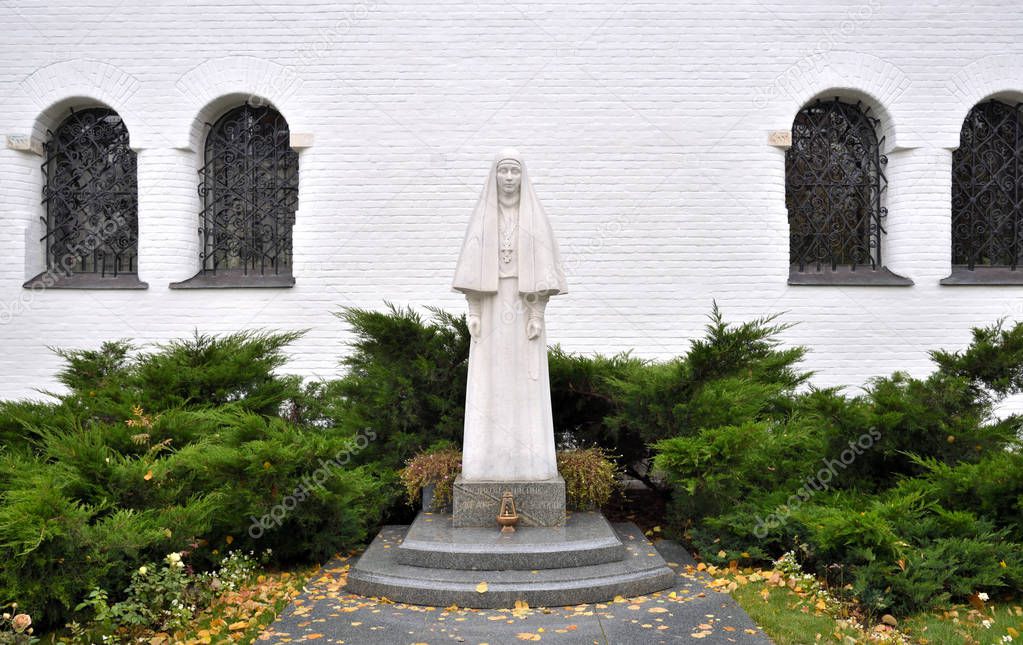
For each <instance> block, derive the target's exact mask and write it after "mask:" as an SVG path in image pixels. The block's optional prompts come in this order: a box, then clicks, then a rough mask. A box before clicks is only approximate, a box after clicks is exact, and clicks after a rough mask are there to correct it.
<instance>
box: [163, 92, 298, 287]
mask: <svg viewBox="0 0 1023 645" xmlns="http://www.w3.org/2000/svg"><path fill="white" fill-rule="evenodd" d="M207 125H208V127H209V132H208V134H207V136H206V144H205V149H204V153H205V157H204V165H203V167H202V168H201V169H200V170H199V176H200V181H199V196H200V197H201V199H202V211H201V213H200V226H199V237H200V245H201V247H200V251H199V256H200V259H201V261H202V268H201V270H200V271H199V273H198V274H197V275H196V276H195V277H194V278H192V279H191V280H186V281H185V282H181V283H176V284H173V285H171V286H172V287H176V288H185V287H190V286H192V287H236V286H291V285H292V284H294V279H293V278H292V277H291V276H292V274H291V267H292V229H293V227H294V225H295V213H296V211H297V210H298V153H296V152H295V151H294V150H293V149H292V148H291V143H290V138H291V136H290V130H289V128H288V124H287V122H286V121H285V119H284V117H283V116H282V115H281V114H280V113H279V112H278V111H277V110H275V109H273V108H272V107H270V106H253V105H250V104H248V103H246V104H245V105H242V106H240V107H237V108H234V109H232V110H231V111H229V112H228V113H226V114H225V115H224V116H222V117H220V118H219V119H218V120H217V121H216V122H215V123H213V124H207Z"/></svg>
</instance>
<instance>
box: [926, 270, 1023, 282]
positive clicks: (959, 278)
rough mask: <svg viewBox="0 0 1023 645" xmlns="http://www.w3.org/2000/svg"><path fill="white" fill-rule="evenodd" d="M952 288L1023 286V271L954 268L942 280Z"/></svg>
mask: <svg viewBox="0 0 1023 645" xmlns="http://www.w3.org/2000/svg"><path fill="white" fill-rule="evenodd" d="M940 284H943V285H946V286H951V287H968V286H971V285H996V286H997V285H1001V286H1013V285H1023V269H1016V270H1013V269H1010V268H1009V267H976V268H975V269H969V268H967V267H964V266H958V267H952V273H951V274H950V275H949V276H948V277H947V278H944V279H942V280H941V283H940Z"/></svg>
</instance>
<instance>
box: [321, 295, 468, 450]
mask: <svg viewBox="0 0 1023 645" xmlns="http://www.w3.org/2000/svg"><path fill="white" fill-rule="evenodd" d="M430 311H431V312H432V318H431V319H430V321H429V322H426V321H424V320H423V317H422V316H421V315H420V314H418V313H417V312H415V311H414V310H412V309H400V308H397V307H394V306H393V305H388V311H387V312H376V311H367V310H364V309H357V308H347V309H344V310H343V311H341V312H339V313H338V314H337V316H338V317H339V318H341V319H342V320H344V321H345V322H346V323H348V325H349V326H350V327H351V330H352V333H353V334H354V336H355V339H354V340H353V341H352V342H351V343H350V348H349V352H348V354H347V355H346V356H345V358H344V359H343V360H342V365H343V366H344V367H345V368H346V374H345V375H344V376H343V377H342V378H340V379H338V380H336V381H333V382H331V383H329V384H325V385H323V386H321V387H320V388H319V389H318V390H317V391H316V393H315V394H316V397H315V401H314V402H313V404H312V405H311V407H310V408H309V409H306V410H305V411H304V413H305V414H313V415H314V416H320V417H322V418H325V419H326V423H328V424H330V425H336V426H338V427H341V428H344V429H346V430H348V431H349V432H352V433H354V432H358V431H361V430H363V429H365V428H372V430H373V431H374V432H375V433H376V435H377V439H376V441H374V442H373V445H372V446H371V447H370V449H369V450H368V451H367V456H368V457H370V458H372V459H376V460H378V461H380V463H382V464H386V465H387V466H388V467H389V468H391V469H392V470H398V469H399V468H401V467H402V465H403V464H404V462H405V460H407V459H409V458H410V457H412V456H413V455H414V454H415V453H416V452H418V451H420V450H423V449H424V448H426V447H427V446H430V445H433V444H434V443H436V442H438V441H450V442H452V443H457V444H461V438H462V425H463V422H464V418H463V411H462V410H463V406H464V405H465V383H466V381H465V379H466V368H467V362H468V357H469V339H470V337H469V331H468V328H467V327H466V324H465V317H464V316H460V317H456V316H453V315H451V314H448V313H445V312H443V311H441V310H439V309H430Z"/></svg>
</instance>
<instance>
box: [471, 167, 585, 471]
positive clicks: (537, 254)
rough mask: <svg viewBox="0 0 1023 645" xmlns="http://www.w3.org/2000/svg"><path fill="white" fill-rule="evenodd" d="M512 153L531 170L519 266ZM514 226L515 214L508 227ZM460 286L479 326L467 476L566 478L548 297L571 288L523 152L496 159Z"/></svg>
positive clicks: (525, 185) (523, 191)
mask: <svg viewBox="0 0 1023 645" xmlns="http://www.w3.org/2000/svg"><path fill="white" fill-rule="evenodd" d="M504 160H513V161H516V162H518V164H519V166H520V168H521V171H522V175H521V183H520V187H519V191H520V192H519V205H518V215H517V222H518V231H517V234H516V235H514V236H513V238H512V239H514V248H513V249H506V251H507V252H509V253H511V257H512V258H513V259H512V260H511V262H512V263H513V266H512V267H508V266H505V268H504V269H503V270H502V269H501V268H500V267H501V266H502V265H501V264H499V262H500V253H499V251H501V248H500V230H499V228H500V226H501V222H500V216H501V211H500V210H499V208H500V206H499V202H498V194H497V192H498V190H499V188H498V185H497V167H498V162H500V161H504ZM506 219H507V218H506ZM508 226H509V224H508V222H507V221H506V222H505V227H506V229H505V230H507V227H508ZM505 244H506V245H507V244H508V242H507V238H506V241H505ZM452 286H453V288H454V289H455V290H456V291H460V292H462V293H464V294H465V295H466V300H467V302H468V306H469V317H470V323H474V324H475V329H476V331H475V332H474V336H473V340H472V343H471V345H470V349H469V369H468V382H467V385H466V395H465V432H464V439H463V450H462V479H463V480H465V481H549V480H555V479H557V478H558V470H557V463H556V460H555V454H554V424H553V420H552V414H551V391H550V378H549V375H548V368H547V336H546V330H545V327H546V325H544V324H543V318H544V311H545V308H546V306H547V301H548V298H549V297H550V296H553V295H558V294H562V293H565V292H566V290H567V289H566V285H565V274H564V272H563V271H562V268H561V262H560V258H559V255H558V246H557V243H556V242H555V241H554V234H553V232H552V230H551V226H550V223H549V222H548V221H547V214H546V213H545V212H544V210H543V207H542V206H541V205H540V202H539V201H538V200H537V198H536V195H535V194H534V193H533V187H532V184H531V183H530V181H529V176H528V174H527V173H526V168H525V165H524V164H523V163H522V160H521V157H519V156H518V154H517V153H514V152H505V153H503V154H501V155H499V156H498V158H496V159H495V160H494V164H493V166H492V167H491V169H490V175H489V177H488V178H487V184H486V186H485V187H484V188H483V194H482V195H481V196H480V199H479V201H478V202H477V203H476V208H475V209H474V210H473V213H472V219H471V220H470V222H469V227H468V231H467V232H466V235H465V242H464V243H463V244H462V251H461V254H460V255H459V258H458V266H457V268H456V270H455V278H454V283H453V285H452Z"/></svg>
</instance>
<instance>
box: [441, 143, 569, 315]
mask: <svg viewBox="0 0 1023 645" xmlns="http://www.w3.org/2000/svg"><path fill="white" fill-rule="evenodd" d="M506 159H513V160H515V161H517V162H518V163H519V165H520V167H521V168H522V187H521V188H520V191H521V192H520V197H519V236H518V249H517V256H518V280H519V293H524V294H526V293H537V294H542V295H549V296H553V295H557V294H561V293H566V292H567V291H568V287H567V285H566V284H565V273H564V271H563V270H562V268H561V257H560V256H559V254H558V244H557V242H556V241H555V240H554V232H553V231H552V230H551V224H550V222H549V221H548V220H547V213H545V212H544V210H543V206H541V205H540V201H539V200H538V199H537V198H536V193H534V192H533V184H532V182H530V181H529V173H528V172H527V170H526V164H525V163H524V162H523V161H522V155H520V154H519V153H518V152H517V151H516V150H504V151H502V152H501V153H500V154H498V155H497V156H496V157H494V163H493V165H491V167H490V174H489V175H488V176H487V183H486V185H485V186H484V187H483V193H482V194H481V195H480V199H479V201H478V202H476V208H475V210H473V213H472V219H471V220H470V221H469V228H468V230H467V231H466V233H465V241H464V242H463V243H462V252H461V254H460V255H459V257H458V266H457V267H456V268H455V279H454V282H453V284H452V288H453V289H454V290H455V291H461V292H463V293H471V292H478V293H495V292H496V291H497V280H498V265H497V262H498V244H499V241H498V230H497V227H498V214H499V212H498V205H497V191H498V188H497V165H498V163H500V162H501V161H504V160H506Z"/></svg>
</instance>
